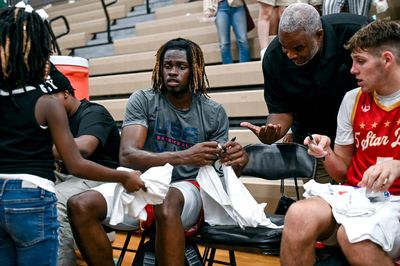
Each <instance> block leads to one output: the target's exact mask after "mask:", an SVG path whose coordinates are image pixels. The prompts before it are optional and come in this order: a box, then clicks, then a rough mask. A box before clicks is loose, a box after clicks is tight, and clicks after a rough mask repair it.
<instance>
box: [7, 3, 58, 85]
mask: <svg viewBox="0 0 400 266" xmlns="http://www.w3.org/2000/svg"><path fill="white" fill-rule="evenodd" d="M45 23H47V22H43V20H42V18H41V17H40V16H39V15H38V14H37V13H36V12H35V11H32V12H26V11H25V9H24V8H16V7H8V8H3V9H1V11H0V87H1V88H2V89H3V90H7V91H10V90H12V89H14V88H16V87H25V86H26V85H31V86H36V85H39V84H41V83H42V82H43V81H44V76H45V75H46V74H47V73H45V70H46V69H48V67H47V68H46V65H47V64H48V60H49V57H50V53H51V39H50V34H49V31H48V28H47V26H46V24H45Z"/></svg>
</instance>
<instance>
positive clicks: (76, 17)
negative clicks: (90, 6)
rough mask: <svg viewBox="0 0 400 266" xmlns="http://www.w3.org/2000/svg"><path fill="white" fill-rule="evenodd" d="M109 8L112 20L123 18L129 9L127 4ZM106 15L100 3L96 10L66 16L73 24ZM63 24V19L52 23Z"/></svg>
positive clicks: (53, 24) (55, 25) (54, 24)
mask: <svg viewBox="0 0 400 266" xmlns="http://www.w3.org/2000/svg"><path fill="white" fill-rule="evenodd" d="M107 10H108V14H109V16H110V19H111V20H113V19H119V18H123V17H125V16H126V15H127V14H128V11H129V9H128V7H127V6H125V5H118V6H109V7H108V8H107ZM104 16H105V15H104V10H103V8H102V7H101V5H100V6H99V7H98V6H96V9H94V10H91V11H88V12H85V13H81V12H80V13H77V14H71V15H68V16H66V18H67V19H68V23H69V24H71V25H73V24H75V23H80V22H85V21H89V20H95V19H99V18H104ZM62 25H63V22H62V21H61V20H57V21H54V22H53V23H52V27H57V26H62Z"/></svg>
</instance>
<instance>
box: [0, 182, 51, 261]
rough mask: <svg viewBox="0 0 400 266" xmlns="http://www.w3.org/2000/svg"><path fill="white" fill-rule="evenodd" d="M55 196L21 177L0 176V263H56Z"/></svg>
mask: <svg viewBox="0 0 400 266" xmlns="http://www.w3.org/2000/svg"><path fill="white" fill-rule="evenodd" d="M56 204H57V198H56V195H55V194H54V193H52V192H48V191H46V190H44V189H42V188H40V187H37V186H36V185H34V184H32V183H30V182H27V181H21V180H10V179H6V180H5V179H0V264H1V265H2V266H14V265H19V266H22V265H26V266H28V265H29V266H31V265H35V266H41V265H56V261H57V248H58V235H57V230H58V222H57V208H56Z"/></svg>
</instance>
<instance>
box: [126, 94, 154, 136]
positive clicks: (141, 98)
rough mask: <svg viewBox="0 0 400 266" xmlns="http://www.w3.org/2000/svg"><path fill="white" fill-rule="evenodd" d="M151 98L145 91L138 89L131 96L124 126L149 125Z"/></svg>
mask: <svg viewBox="0 0 400 266" xmlns="http://www.w3.org/2000/svg"><path fill="white" fill-rule="evenodd" d="M148 107H149V98H148V97H146V96H145V94H144V92H143V91H136V92H134V93H132V95H131V96H130V97H129V100H128V103H127V105H126V111H125V118H124V121H123V123H122V128H123V127H125V126H129V125H142V126H144V127H146V128H147V127H148V110H149V108H148Z"/></svg>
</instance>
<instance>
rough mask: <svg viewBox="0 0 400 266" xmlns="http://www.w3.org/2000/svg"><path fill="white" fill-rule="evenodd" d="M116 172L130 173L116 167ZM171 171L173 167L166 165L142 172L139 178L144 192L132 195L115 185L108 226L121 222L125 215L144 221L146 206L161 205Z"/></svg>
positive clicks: (127, 169) (126, 169) (140, 191)
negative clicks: (144, 187)
mask: <svg viewBox="0 0 400 266" xmlns="http://www.w3.org/2000/svg"><path fill="white" fill-rule="evenodd" d="M117 170H121V171H132V170H131V169H129V168H124V167H118V168H117ZM172 170H173V166H172V165H170V164H166V165H164V166H157V167H152V168H150V169H149V170H147V171H146V172H144V173H143V174H142V175H141V176H140V178H141V179H142V180H143V182H144V184H145V186H146V190H147V191H146V192H145V191H143V190H141V189H140V190H139V191H136V192H134V193H126V192H125V189H124V187H123V186H122V185H121V184H117V185H116V186H115V190H114V202H113V209H112V213H111V218H110V222H109V223H110V225H117V224H119V223H121V222H123V220H124V216H125V215H128V216H129V217H131V218H134V219H140V220H143V221H145V220H146V219H147V212H146V210H145V209H144V207H145V206H146V205H147V204H152V205H154V204H161V203H162V202H163V201H164V199H165V196H166V195H167V192H168V189H169V184H170V183H171V176H172Z"/></svg>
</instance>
